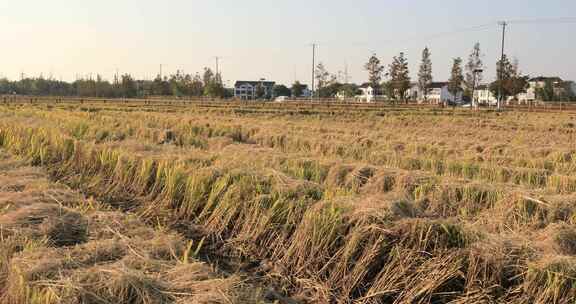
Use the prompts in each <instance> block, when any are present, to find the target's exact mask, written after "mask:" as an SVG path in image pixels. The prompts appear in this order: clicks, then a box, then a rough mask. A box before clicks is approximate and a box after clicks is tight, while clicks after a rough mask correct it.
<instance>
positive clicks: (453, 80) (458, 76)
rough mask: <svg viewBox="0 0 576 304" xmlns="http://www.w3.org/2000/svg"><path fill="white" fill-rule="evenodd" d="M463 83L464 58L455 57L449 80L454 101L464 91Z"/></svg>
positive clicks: (449, 89) (449, 87) (449, 88)
mask: <svg viewBox="0 0 576 304" xmlns="http://www.w3.org/2000/svg"><path fill="white" fill-rule="evenodd" d="M463 83H464V76H463V75H462V58H460V57H458V58H454V62H453V64H452V72H451V73H450V80H448V92H450V94H452V101H453V102H456V99H457V97H458V95H459V94H460V92H462V85H463Z"/></svg>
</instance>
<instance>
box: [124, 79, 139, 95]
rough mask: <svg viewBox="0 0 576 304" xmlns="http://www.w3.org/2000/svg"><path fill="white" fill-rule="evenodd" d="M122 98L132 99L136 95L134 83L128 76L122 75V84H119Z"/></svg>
mask: <svg viewBox="0 0 576 304" xmlns="http://www.w3.org/2000/svg"><path fill="white" fill-rule="evenodd" d="M120 87H121V92H122V97H126V98H132V97H136V95H137V91H138V90H137V87H136V81H134V78H132V76H131V75H130V74H124V75H122V82H121V84H120Z"/></svg>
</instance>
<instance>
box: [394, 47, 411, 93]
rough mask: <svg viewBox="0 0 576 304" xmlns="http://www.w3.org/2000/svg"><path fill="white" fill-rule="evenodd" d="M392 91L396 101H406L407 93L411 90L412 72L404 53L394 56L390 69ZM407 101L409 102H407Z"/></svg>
mask: <svg viewBox="0 0 576 304" xmlns="http://www.w3.org/2000/svg"><path fill="white" fill-rule="evenodd" d="M389 75H390V84H389V85H390V90H391V91H392V93H393V96H394V99H398V100H406V92H407V91H408V89H409V88H410V72H409V70H408V59H406V56H405V55H404V53H403V52H402V53H400V55H398V56H394V58H393V59H392V64H390V67H389ZM406 101H407V100H406Z"/></svg>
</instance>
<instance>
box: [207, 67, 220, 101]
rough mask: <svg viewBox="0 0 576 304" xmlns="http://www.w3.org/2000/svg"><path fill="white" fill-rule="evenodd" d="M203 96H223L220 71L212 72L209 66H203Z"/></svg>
mask: <svg viewBox="0 0 576 304" xmlns="http://www.w3.org/2000/svg"><path fill="white" fill-rule="evenodd" d="M202 78H203V80H204V96H207V97H212V98H217V97H218V98H221V97H224V85H223V84H222V76H221V75H220V73H218V74H214V73H213V72H212V70H211V69H210V68H204V75H203V77H202Z"/></svg>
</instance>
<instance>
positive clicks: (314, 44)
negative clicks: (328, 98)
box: [311, 43, 316, 100]
mask: <svg viewBox="0 0 576 304" xmlns="http://www.w3.org/2000/svg"><path fill="white" fill-rule="evenodd" d="M315 71H316V43H312V96H311V97H312V100H314V78H315V77H314V76H315V75H314V72H315Z"/></svg>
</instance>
